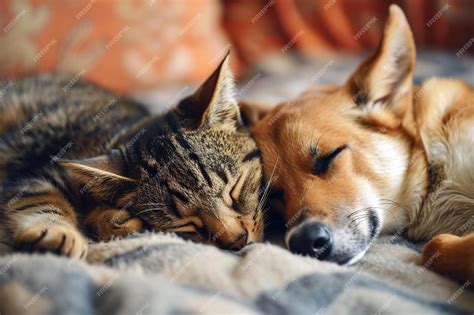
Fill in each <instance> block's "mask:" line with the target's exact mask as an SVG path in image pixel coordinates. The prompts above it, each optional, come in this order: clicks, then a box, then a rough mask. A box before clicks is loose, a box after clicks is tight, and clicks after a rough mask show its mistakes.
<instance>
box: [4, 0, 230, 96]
mask: <svg viewBox="0 0 474 315" xmlns="http://www.w3.org/2000/svg"><path fill="white" fill-rule="evenodd" d="M0 12H1V14H0V25H1V28H2V30H1V31H0V47H1V49H0V77H2V78H6V77H10V76H17V75H21V74H25V73H32V72H40V71H55V72H70V73H72V74H75V75H77V76H78V77H86V78H88V79H91V80H93V81H95V82H97V83H99V84H101V85H103V86H105V87H108V88H110V89H113V90H117V91H129V90H136V89H140V88H148V87H155V86H156V85H158V84H160V83H177V82H190V81H193V82H194V81H201V80H203V79H204V78H205V77H206V76H207V75H208V74H209V73H210V72H211V71H212V69H213V68H214V67H215V66H216V63H217V62H218V61H219V60H220V58H222V57H223V55H224V54H225V52H226V50H227V49H226V46H227V43H228V42H227V41H226V38H225V35H224V33H223V32H222V31H221V29H220V26H219V20H220V7H219V3H218V1H217V0H192V1H174V0H147V1H134V0H120V1H112V0H77V1H57V0H43V1H39V0H38V1H37V0H25V1H16V0H10V1H8V0H7V1H0ZM216 60H217V61H216Z"/></svg>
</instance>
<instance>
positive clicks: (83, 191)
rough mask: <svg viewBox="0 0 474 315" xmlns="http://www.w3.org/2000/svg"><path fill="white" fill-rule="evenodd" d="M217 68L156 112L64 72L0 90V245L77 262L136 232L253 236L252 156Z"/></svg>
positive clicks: (240, 240) (257, 218) (231, 238)
mask: <svg viewBox="0 0 474 315" xmlns="http://www.w3.org/2000/svg"><path fill="white" fill-rule="evenodd" d="M228 64H229V56H228V55H227V56H226V57H225V58H224V60H223V61H222V62H221V63H220V64H219V66H218V67H217V69H216V70H215V71H214V72H213V73H212V74H211V75H210V77H209V78H208V79H207V80H206V81H205V82H204V83H203V84H202V85H201V86H200V87H199V88H198V89H197V91H196V92H195V93H194V94H193V95H191V96H188V97H186V98H184V99H182V100H181V101H180V102H179V103H178V104H177V106H176V107H174V108H173V109H171V110H169V111H168V112H166V113H164V114H161V115H151V114H149V112H148V111H147V110H146V109H145V107H143V106H142V105H140V104H138V103H137V102H134V101H132V100H129V99H127V98H125V97H122V96H118V95H115V94H113V93H111V92H109V91H106V90H104V89H101V88H100V87H98V86H96V85H95V84H93V83H89V82H85V81H78V80H77V78H71V77H69V76H65V75H58V74H41V75H37V76H34V77H28V78H24V79H21V80H17V81H13V80H10V81H3V82H1V83H0V91H1V94H0V187H1V188H0V195H1V199H0V241H1V242H2V244H3V246H4V247H5V248H7V249H10V250H13V251H27V252H54V253H57V254H59V255H65V256H70V257H75V258H84V257H85V256H86V253H87V248H88V238H92V239H94V238H95V239H99V240H103V239H108V238H110V237H111V236H117V235H119V236H125V235H127V234H128V233H132V232H136V231H141V230H147V229H148V230H154V231H167V232H175V233H177V234H178V235H180V236H182V237H184V238H186V239H190V240H192V241H196V242H202V243H208V244H213V245H216V246H218V247H221V248H225V249H232V250H238V249H240V248H242V247H243V246H245V245H246V244H247V243H250V242H255V241H258V240H261V238H262V236H263V228H264V223H263V211H262V208H263V207H262V204H261V202H260V201H261V199H260V195H261V188H262V187H263V176H262V169H261V161H260V153H259V150H258V149H257V147H256V145H255V142H254V140H253V139H252V137H251V136H250V133H249V132H248V131H247V129H246V128H245V127H244V125H243V123H242V118H241V116H240V111H239V107H238V105H237V102H236V100H235V99H234V90H235V86H234V82H233V80H232V74H231V72H230V69H229V65H228ZM76 81H77V82H76Z"/></svg>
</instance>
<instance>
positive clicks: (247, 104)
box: [239, 100, 273, 127]
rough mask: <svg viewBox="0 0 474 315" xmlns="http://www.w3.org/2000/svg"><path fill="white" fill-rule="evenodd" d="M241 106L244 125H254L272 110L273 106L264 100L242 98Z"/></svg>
mask: <svg viewBox="0 0 474 315" xmlns="http://www.w3.org/2000/svg"><path fill="white" fill-rule="evenodd" d="M239 108H240V114H241V115H242V121H243V123H244V126H245V127H253V126H255V125H256V124H257V123H258V122H259V121H260V120H261V119H262V118H263V116H265V115H266V114H267V113H269V112H270V111H271V110H272V108H273V106H271V105H269V104H266V103H262V102H256V101H247V100H241V101H239Z"/></svg>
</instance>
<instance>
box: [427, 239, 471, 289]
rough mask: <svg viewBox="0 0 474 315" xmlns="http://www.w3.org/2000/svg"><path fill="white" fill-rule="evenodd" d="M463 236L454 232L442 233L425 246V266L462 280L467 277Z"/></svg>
mask: <svg viewBox="0 0 474 315" xmlns="http://www.w3.org/2000/svg"><path fill="white" fill-rule="evenodd" d="M463 245H464V244H463V242H462V238H461V237H459V236H456V235H452V234H440V235H437V236H436V237H434V238H433V239H431V240H430V241H429V242H428V243H427V244H426V245H425V247H424V248H423V255H422V263H423V266H424V267H426V268H428V269H431V270H433V271H435V272H437V273H439V274H442V275H445V276H448V277H451V278H454V279H456V280H458V281H460V282H462V281H465V280H466V279H465V277H466V271H467V266H466V250H467V249H464V248H463V247H464V246H463Z"/></svg>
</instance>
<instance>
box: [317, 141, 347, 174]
mask: <svg viewBox="0 0 474 315" xmlns="http://www.w3.org/2000/svg"><path fill="white" fill-rule="evenodd" d="M347 148H348V146H347V145H342V146H340V147H338V148H337V149H335V150H333V151H332V152H331V153H329V154H326V155H320V156H316V158H315V161H314V166H313V174H314V175H317V176H321V175H324V174H326V173H327V171H328V170H329V167H330V166H331V163H332V162H333V161H334V159H335V158H336V157H337V156H338V155H339V153H341V152H342V151H344V150H345V149H347Z"/></svg>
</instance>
